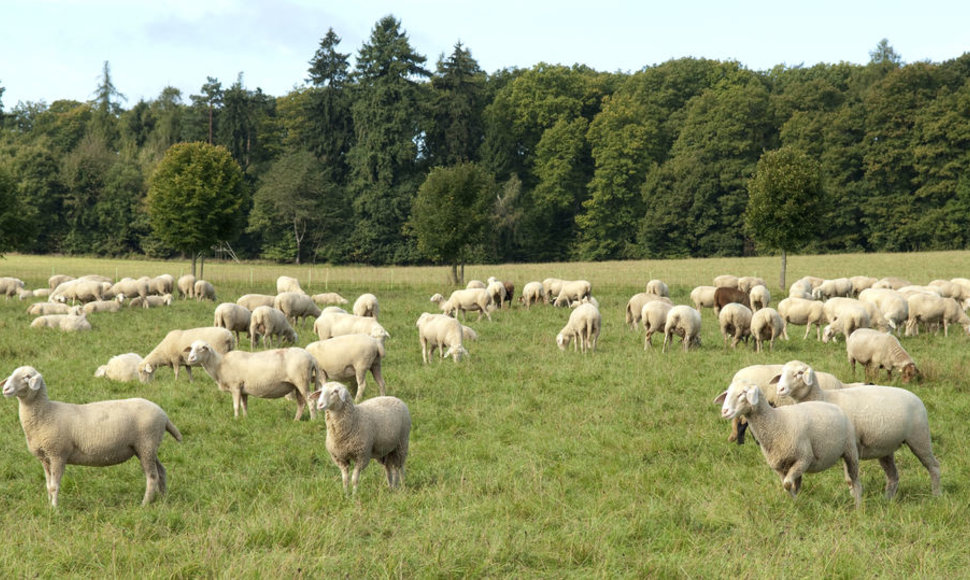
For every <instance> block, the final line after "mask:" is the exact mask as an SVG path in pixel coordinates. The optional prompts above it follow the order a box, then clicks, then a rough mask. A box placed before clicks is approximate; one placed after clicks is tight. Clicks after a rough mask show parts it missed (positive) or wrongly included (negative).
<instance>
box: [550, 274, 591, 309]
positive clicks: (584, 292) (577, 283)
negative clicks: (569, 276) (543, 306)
mask: <svg viewBox="0 0 970 580" xmlns="http://www.w3.org/2000/svg"><path fill="white" fill-rule="evenodd" d="M592 289H593V286H592V284H590V283H589V282H587V281H586V280H571V281H568V282H563V283H562V288H561V289H560V290H559V294H558V295H557V296H556V301H555V302H554V303H553V305H554V306H569V305H570V304H571V303H572V302H582V301H583V299H584V298H589V297H590V296H592V295H593V294H592Z"/></svg>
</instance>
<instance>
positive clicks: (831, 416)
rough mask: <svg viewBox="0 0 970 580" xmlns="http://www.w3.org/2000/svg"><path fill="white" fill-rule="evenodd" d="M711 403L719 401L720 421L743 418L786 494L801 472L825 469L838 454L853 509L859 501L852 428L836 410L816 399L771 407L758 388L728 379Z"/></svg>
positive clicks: (795, 492)
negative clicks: (849, 490) (731, 381)
mask: <svg viewBox="0 0 970 580" xmlns="http://www.w3.org/2000/svg"><path fill="white" fill-rule="evenodd" d="M714 403H715V404H721V417H722V418H724V419H730V420H734V419H735V418H738V417H745V418H746V419H747V421H748V425H750V427H751V431H752V432H753V433H754V436H755V437H756V438H757V439H758V443H759V444H760V447H761V453H762V454H763V455H764V457H765V460H766V461H767V462H768V466H769V467H771V468H772V469H773V470H774V471H775V473H777V474H778V475H779V476H780V477H781V483H782V487H784V488H785V489H786V490H787V491H788V493H790V494H791V496H792V498H794V497H796V496H797V495H798V490H799V489H800V488H801V485H802V474H804V473H817V472H819V471H823V470H825V469H828V468H829V467H831V466H833V465H835V463H836V462H837V461H838V460H839V459H840V458H841V459H842V461H843V463H844V464H845V480H846V482H847V483H848V484H849V487H850V489H851V493H852V497H853V498H854V499H855V505H856V508H859V507H860V506H861V505H862V484H861V483H860V482H859V450H858V447H857V439H856V433H855V428H854V427H853V425H852V422H851V421H850V420H849V418H848V417H847V416H846V414H845V412H843V411H842V409H840V408H838V407H837V406H835V405H833V404H831V403H822V402H819V401H810V402H806V403H801V404H799V405H790V406H786V407H778V408H772V407H771V405H769V404H768V401H767V399H766V398H765V396H764V394H763V393H762V391H761V388H760V387H758V386H757V385H748V384H744V383H731V385H730V386H728V388H727V390H726V391H724V392H723V393H721V394H720V395H718V396H717V397H715V398H714Z"/></svg>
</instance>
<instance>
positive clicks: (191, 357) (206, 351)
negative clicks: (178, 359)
mask: <svg viewBox="0 0 970 580" xmlns="http://www.w3.org/2000/svg"><path fill="white" fill-rule="evenodd" d="M211 354H212V347H211V346H209V343H207V342H205V341H204V340H196V341H195V342H193V343H192V345H191V346H189V347H188V348H186V349H185V350H183V351H182V358H184V359H185V362H186V363H188V364H189V365H191V366H198V365H200V364H204V363H205V361H206V360H208V358H209V356H210V355H211Z"/></svg>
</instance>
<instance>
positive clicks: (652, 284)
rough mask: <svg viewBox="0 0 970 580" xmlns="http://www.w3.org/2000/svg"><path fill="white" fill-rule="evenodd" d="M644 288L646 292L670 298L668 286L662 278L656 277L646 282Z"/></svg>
mask: <svg viewBox="0 0 970 580" xmlns="http://www.w3.org/2000/svg"><path fill="white" fill-rule="evenodd" d="M645 290H646V292H647V294H654V295H656V296H666V297H667V298H670V288H669V287H668V286H667V284H666V283H664V281H663V280H657V279H654V280H650V281H649V282H647V286H646V288H645Z"/></svg>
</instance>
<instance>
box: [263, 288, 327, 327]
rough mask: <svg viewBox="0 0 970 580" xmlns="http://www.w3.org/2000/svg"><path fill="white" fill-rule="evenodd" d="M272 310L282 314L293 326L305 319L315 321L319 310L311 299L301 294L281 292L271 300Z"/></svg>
mask: <svg viewBox="0 0 970 580" xmlns="http://www.w3.org/2000/svg"><path fill="white" fill-rule="evenodd" d="M273 308H275V309H277V310H279V311H280V312H282V313H283V314H284V315H285V316H286V318H287V320H289V321H291V322H292V324H293V325H294V326H296V325H297V324H299V323H300V322H305V321H306V320H307V319H310V318H312V319H316V317H317V316H320V313H321V310H320V307H319V306H317V303H316V302H314V301H313V299H312V298H310V297H309V296H307V295H306V294H303V293H301V292H283V293H281V294H277V295H276V298H274V299H273Z"/></svg>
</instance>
